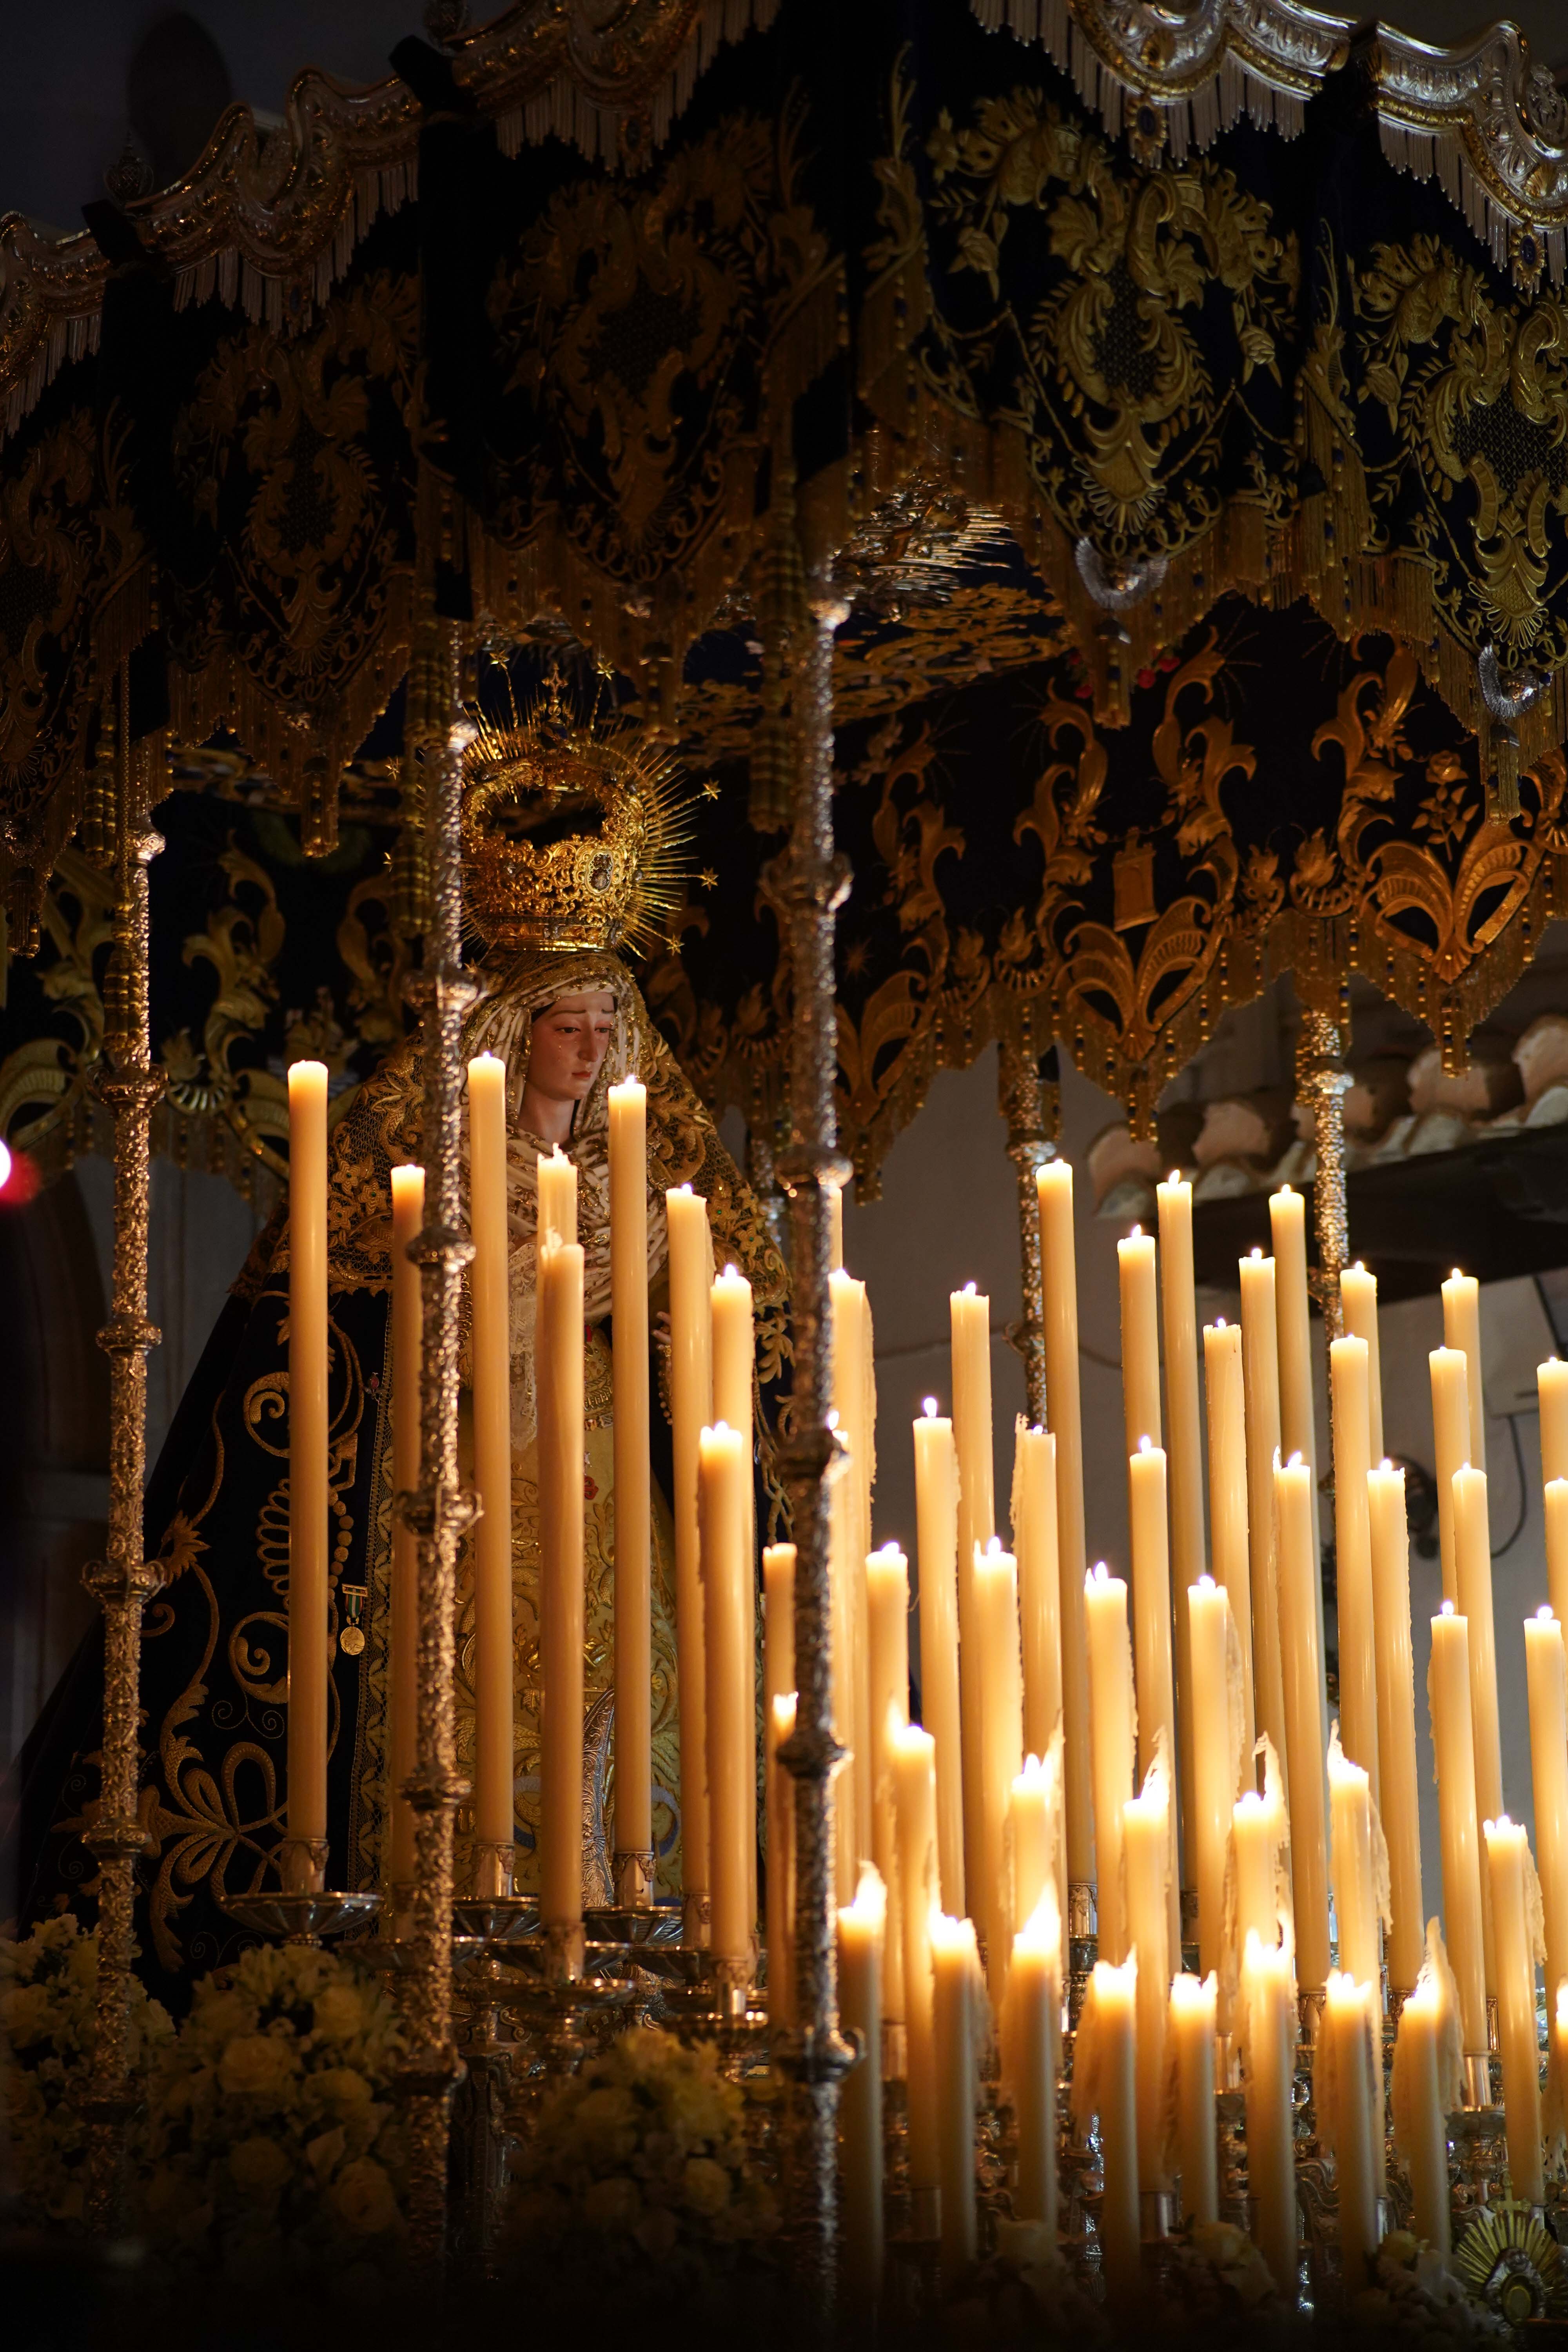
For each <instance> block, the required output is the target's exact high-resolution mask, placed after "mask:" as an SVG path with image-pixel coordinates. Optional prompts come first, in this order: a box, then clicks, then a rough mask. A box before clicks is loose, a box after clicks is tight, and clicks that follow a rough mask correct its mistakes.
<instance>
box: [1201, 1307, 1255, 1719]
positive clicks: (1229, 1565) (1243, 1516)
mask: <svg viewBox="0 0 1568 2352" xmlns="http://www.w3.org/2000/svg"><path fill="white" fill-rule="evenodd" d="M1204 1392H1205V1398H1206V1400H1207V1403H1208V1433H1209V1544H1210V1549H1211V1550H1212V1552H1213V1556H1214V1578H1215V1583H1216V1584H1223V1585H1224V1587H1225V1589H1226V1593H1227V1594H1228V1595H1229V1598H1230V1613H1231V1618H1232V1621H1233V1622H1234V1623H1235V1626H1236V1638H1237V1644H1238V1646H1239V1649H1240V1652H1241V1706H1242V1720H1243V1723H1244V1725H1245V1727H1246V1748H1247V1755H1248V1756H1250V1755H1251V1753H1252V1743H1253V1741H1254V1739H1255V1738H1257V1736H1258V1729H1257V1707H1256V1706H1255V1704H1254V1699H1253V1690H1252V1563H1251V1554H1250V1552H1249V1550H1248V1548H1247V1396H1246V1391H1245V1388H1244V1386H1243V1382H1242V1368H1241V1331H1240V1328H1239V1327H1238V1326H1237V1325H1236V1324H1234V1323H1226V1321H1225V1320H1224V1318H1221V1319H1220V1321H1219V1322H1217V1323H1208V1324H1205V1327H1204Z"/></svg>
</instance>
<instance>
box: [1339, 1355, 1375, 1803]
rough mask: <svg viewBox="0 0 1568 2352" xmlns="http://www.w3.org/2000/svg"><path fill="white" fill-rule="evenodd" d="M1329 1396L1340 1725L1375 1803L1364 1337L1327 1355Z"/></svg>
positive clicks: (1365, 1356) (1373, 1649) (1368, 1458)
mask: <svg viewBox="0 0 1568 2352" xmlns="http://www.w3.org/2000/svg"><path fill="white" fill-rule="evenodd" d="M1329 1392H1330V1402H1331V1406H1332V1415H1333V1431H1334V1559H1335V1573H1336V1576H1337V1578H1338V1581H1339V1615H1340V1720H1341V1723H1342V1727H1343V1736H1344V1742H1345V1750H1346V1753H1347V1754H1348V1755H1349V1756H1350V1757H1351V1758H1352V1760H1353V1761H1354V1762H1355V1763H1357V1764H1359V1765H1360V1766H1361V1768H1362V1769H1363V1771H1364V1772H1365V1773H1366V1775H1367V1778H1368V1780H1370V1782H1371V1784H1372V1795H1373V1803H1374V1804H1375V1803H1376V1801H1377V1797H1378V1779H1377V1656H1376V1643H1375V1640H1374V1638H1373V1610H1372V1525H1371V1521H1370V1519H1369V1517H1368V1516H1367V1492H1366V1478H1367V1472H1368V1471H1369V1470H1370V1469H1371V1467H1372V1456H1371V1453H1370V1451H1369V1447H1370V1438H1369V1434H1368V1432H1369V1427H1370V1423H1369V1421H1368V1416H1367V1402H1366V1398H1367V1353H1366V1341H1365V1340H1364V1339H1335V1340H1333V1341H1332V1342H1331V1346H1330V1349H1329Z"/></svg>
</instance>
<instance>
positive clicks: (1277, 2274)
mask: <svg viewBox="0 0 1568 2352" xmlns="http://www.w3.org/2000/svg"><path fill="white" fill-rule="evenodd" d="M1308 1475H1310V1473H1309V1474H1308ZM1292 1843H1294V1841H1292ZM1240 2008H1241V2017H1242V2036H1243V2053H1242V2077H1243V2081H1244V2084H1245V2085H1246V2091H1247V2190H1248V2193H1249V2195H1250V2196H1251V2199H1252V2207H1253V2228H1252V2237H1253V2243H1254V2244H1255V2245H1256V2246H1257V2248H1258V2252H1260V2253H1261V2254H1262V2256H1263V2259H1264V2261H1265V2262H1266V2263H1268V2270H1269V2274H1270V2276H1271V2277H1272V2278H1273V2281H1274V2284H1275V2286H1276V2288H1277V2289H1278V2291H1279V2294H1281V2295H1282V2296H1283V2297H1284V2299H1285V2301H1286V2302H1287V2303H1289V2304H1293V2303H1294V2302H1295V2299H1296V2261H1297V2256H1296V2168H1295V2162H1294V2158H1293V2154H1292V2149H1291V2137H1290V2135H1291V2102H1290V2092H1291V2072H1292V2068H1293V2065H1294V2062H1295V2054H1296V2002H1295V1998H1294V1987H1293V1985H1292V1983H1291V1978H1290V1955H1289V1952H1288V1951H1287V1950H1286V1949H1285V1948H1284V1946H1283V1945H1280V1944H1265V1943H1263V1942H1261V1941H1260V1940H1259V1938H1258V1937H1256V1936H1249V1937H1247V1948H1246V1951H1245V1952H1244V1953H1243V1955H1242V1961H1241V1997H1240Z"/></svg>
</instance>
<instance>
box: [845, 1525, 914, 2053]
mask: <svg viewBox="0 0 1568 2352" xmlns="http://www.w3.org/2000/svg"><path fill="white" fill-rule="evenodd" d="M866 1619H867V1649H868V1656H869V1660H870V1680H871V1756H872V1772H871V1850H872V1853H873V1854H874V1856H875V1858H876V1864H877V1868H878V1871H879V1874H880V1875H881V1880H882V1885H883V1888H884V1890H885V1900H886V1903H887V1911H888V1931H887V1935H886V1937H885V1938H884V1946H885V1949H884V1954H883V1959H882V2014H883V2016H884V2017H886V2018H889V2019H891V2020H892V2021H894V2022H895V2023H898V2024H901V2023H902V2022H903V2016H904V1951H903V1889H902V1886H901V1885H900V1881H899V1825H898V1812H897V1808H896V1806H895V1803H894V1799H893V1748H892V1742H893V1738H894V1735H895V1733H897V1732H899V1731H901V1730H902V1729H903V1727H904V1726H905V1725H906V1724H907V1723H908V1722H909V1719H910V1564H909V1561H908V1560H907V1559H905V1558H904V1555H903V1553H902V1552H901V1551H900V1549H899V1547H898V1545H897V1544H884V1545H883V1546H882V1549H881V1550H880V1551H874V1552H872V1553H871V1555H870V1557H869V1559H868V1560H867V1562H866ZM856 1899H857V1901H858V1899H859V1898H858V1896H857V1898H856ZM877 2056H878V2060H879V2063H880V2057H881V2053H880V2052H879V2053H877Z"/></svg>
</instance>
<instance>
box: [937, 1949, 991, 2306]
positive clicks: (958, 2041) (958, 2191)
mask: <svg viewBox="0 0 1568 2352" xmlns="http://www.w3.org/2000/svg"><path fill="white" fill-rule="evenodd" d="M930 1937H931V1986H932V2017H933V2026H934V2040H935V2047H936V2082H937V2129H938V2137H939V2147H938V2162H939V2171H940V2176H941V2186H942V2273H943V2276H944V2277H945V2278H946V2279H947V2280H948V2281H949V2282H952V2281H956V2280H957V2279H958V2278H959V2277H961V2276H962V2274H963V2272H965V2271H966V2270H967V2269H968V2268H969V2266H970V2264H971V2263H973V2260H974V2257H975V2254H976V2252H977V2251H978V2244H979V2240H978V2216H977V2213H976V2210H975V2203H974V2106H975V2100H976V2098H977V2096H978V2092H979V2083H978V2077H977V2073H976V2067H975V2055H974V2041H975V2022H976V2018H977V2014H978V2011H979V2004H980V2002H981V2001H982V2000H984V1988H983V1986H982V1983H981V1977H980V1955H979V1953H978V1951H977V1950H976V1948H975V1943H974V1927H973V1921H971V1920H968V1919H952V1918H949V1917H948V1916H947V1914H946V1913H945V1912H942V1911H933V1912H932V1913H931V1926H930Z"/></svg>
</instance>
